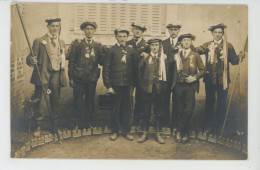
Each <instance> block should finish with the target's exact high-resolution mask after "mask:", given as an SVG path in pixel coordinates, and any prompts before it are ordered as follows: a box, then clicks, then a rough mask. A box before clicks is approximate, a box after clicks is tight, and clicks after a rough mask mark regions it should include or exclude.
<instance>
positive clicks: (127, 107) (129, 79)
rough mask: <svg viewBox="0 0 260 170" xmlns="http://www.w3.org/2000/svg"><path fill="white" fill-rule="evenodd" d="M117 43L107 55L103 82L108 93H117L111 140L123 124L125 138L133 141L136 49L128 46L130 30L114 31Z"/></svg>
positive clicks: (115, 136) (118, 29) (113, 110)
mask: <svg viewBox="0 0 260 170" xmlns="http://www.w3.org/2000/svg"><path fill="white" fill-rule="evenodd" d="M114 33H115V38H116V39H117V43H116V44H115V45H114V46H112V47H111V48H110V49H109V51H108V55H107V56H106V57H105V60H104V66H103V82H104V85H105V86H106V88H107V89H108V91H107V92H108V93H111V94H115V103H114V106H113V109H112V113H111V129H112V135H111V136H110V140H112V141H114V140H116V139H117V138H118V133H119V130H120V127H121V126H122V128H123V129H122V130H123V134H124V136H125V138H126V139H127V140H129V141H132V140H133V139H134V138H133V136H132V135H131V134H130V129H131V113H132V111H131V95H132V88H133V84H134V83H135V82H134V81H135V77H136V76H135V75H136V73H135V72H136V68H135V64H134V63H136V58H137V54H136V52H135V50H134V49H133V48H131V47H129V46H126V41H127V38H128V36H129V31H128V30H127V29H126V28H117V29H115V31H114Z"/></svg>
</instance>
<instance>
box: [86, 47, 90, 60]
mask: <svg viewBox="0 0 260 170" xmlns="http://www.w3.org/2000/svg"><path fill="white" fill-rule="evenodd" d="M89 54H90V48H89V47H86V54H85V57H86V58H90V55H89Z"/></svg>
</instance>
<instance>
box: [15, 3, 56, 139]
mask: <svg viewBox="0 0 260 170" xmlns="http://www.w3.org/2000/svg"><path fill="white" fill-rule="evenodd" d="M15 6H16V9H17V12H18V15H19V18H20V21H21V24H22V27H23V31H24V35H25V38H26V40H27V43H28V46H29V49H30V52H31V55H32V56H35V55H34V53H33V50H32V46H31V43H30V41H29V38H28V35H27V32H26V29H25V27H24V23H23V20H22V17H21V14H20V10H19V6H18V4H15ZM35 68H36V70H37V74H38V76H39V80H40V84H41V87H42V91H43V95H44V99H45V101H46V104H47V107H48V110H49V113H50V117H51V125H52V128H53V131H54V133H55V134H57V138H58V140H59V142H61V138H60V134H59V132H58V130H57V128H56V124H55V121H54V116H53V113H52V110H51V107H50V105H49V102H48V99H47V95H46V94H47V93H46V90H45V88H44V85H43V83H42V79H41V75H40V71H39V68H38V65H37V64H35Z"/></svg>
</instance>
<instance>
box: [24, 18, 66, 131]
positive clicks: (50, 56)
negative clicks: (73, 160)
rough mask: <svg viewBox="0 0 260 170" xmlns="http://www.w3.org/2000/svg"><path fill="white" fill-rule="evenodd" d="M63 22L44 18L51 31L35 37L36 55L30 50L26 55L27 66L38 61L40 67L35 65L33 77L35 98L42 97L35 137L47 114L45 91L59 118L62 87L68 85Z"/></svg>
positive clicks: (37, 111)
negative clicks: (61, 37) (62, 32)
mask: <svg viewBox="0 0 260 170" xmlns="http://www.w3.org/2000/svg"><path fill="white" fill-rule="evenodd" d="M60 21H61V19H60V18H50V19H46V20H45V22H47V28H48V33H47V34H45V35H44V36H42V37H40V38H37V39H35V40H34V42H33V46H32V50H33V53H34V55H35V56H33V55H32V54H31V53H30V54H29V55H28V56H27V58H26V63H27V65H28V66H35V65H36V64H37V66H38V68H39V72H37V71H38V70H37V67H34V70H33V73H32V77H31V83H32V84H34V85H35V98H38V99H39V102H38V103H37V105H36V113H35V115H34V119H35V121H36V129H35V131H34V133H33V134H34V136H39V135H40V126H39V125H40V122H41V121H42V120H44V117H45V116H46V115H45V109H44V108H45V106H44V104H46V101H45V99H44V94H43V92H47V94H49V101H48V102H49V103H50V108H51V110H52V113H53V116H54V117H55V118H57V117H58V116H59V110H60V108H59V98H60V91H61V87H65V86H66V83H67V82H66V75H65V42H64V41H63V40H61V39H60V38H59V34H60V30H61V24H60ZM42 85H43V86H42ZM42 87H43V88H44V90H43V89H42ZM53 121H54V120H53Z"/></svg>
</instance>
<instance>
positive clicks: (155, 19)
mask: <svg viewBox="0 0 260 170" xmlns="http://www.w3.org/2000/svg"><path fill="white" fill-rule="evenodd" d="M163 8H164V6H163V5H157V4H75V7H74V9H75V10H74V13H75V15H74V16H75V20H74V32H75V33H80V24H81V23H83V22H84V21H87V20H89V21H95V22H96V23H97V25H98V29H97V31H96V34H113V32H114V30H115V28H116V27H117V26H125V27H129V28H130V24H131V23H132V22H133V21H138V22H141V23H143V24H145V25H147V26H148V31H147V32H145V35H151V36H160V35H161V34H162V32H164V30H162V23H161V18H162V16H163V15H162V13H163V12H165V10H163Z"/></svg>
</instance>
